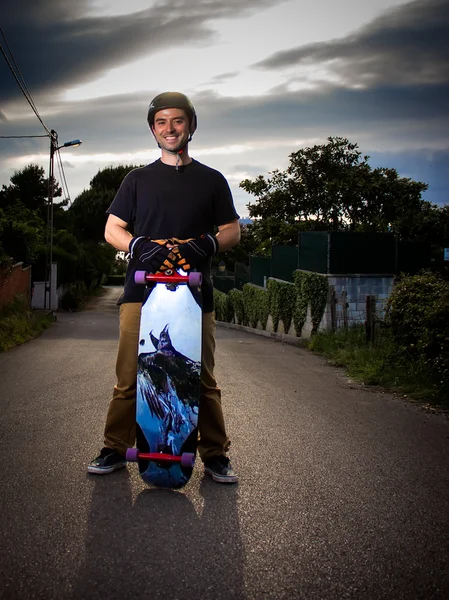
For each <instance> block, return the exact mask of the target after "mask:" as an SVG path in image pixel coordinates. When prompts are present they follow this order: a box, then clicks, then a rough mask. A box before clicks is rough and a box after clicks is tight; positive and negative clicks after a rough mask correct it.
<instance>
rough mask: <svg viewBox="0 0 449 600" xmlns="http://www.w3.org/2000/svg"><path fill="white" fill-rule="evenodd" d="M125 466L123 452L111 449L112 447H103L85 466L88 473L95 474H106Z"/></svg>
mask: <svg viewBox="0 0 449 600" xmlns="http://www.w3.org/2000/svg"><path fill="white" fill-rule="evenodd" d="M125 466H126V458H125V457H124V456H123V454H120V453H119V452H117V450H113V449H112V448H103V449H102V451H101V452H100V456H97V458H94V460H93V461H92V462H91V463H90V464H89V466H88V467H87V472H88V473H93V474H95V475H107V474H108V473H112V472H113V471H116V470H117V469H121V468H122V467H125Z"/></svg>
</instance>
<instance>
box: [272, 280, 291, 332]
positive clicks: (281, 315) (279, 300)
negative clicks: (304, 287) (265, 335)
mask: <svg viewBox="0 0 449 600" xmlns="http://www.w3.org/2000/svg"><path fill="white" fill-rule="evenodd" d="M267 290H268V307H269V314H270V315H271V318H272V320H273V329H274V331H277V330H278V327H279V321H282V323H283V325H284V332H285V333H288V331H289V329H290V325H291V323H292V319H293V312H294V309H295V303H296V289H295V286H294V285H293V284H292V283H290V282H288V281H281V280H280V279H268V283H267Z"/></svg>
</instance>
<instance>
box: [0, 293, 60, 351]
mask: <svg viewBox="0 0 449 600" xmlns="http://www.w3.org/2000/svg"><path fill="white" fill-rule="evenodd" d="M52 322H53V315H52V314H51V313H48V312H46V311H33V310H30V309H29V307H28V303H27V302H26V301H25V300H24V299H23V298H21V297H17V298H16V300H14V302H12V303H11V304H8V306H6V307H5V308H3V310H2V311H1V312H0V352H2V351H4V350H9V349H10V348H13V347H14V346H19V345H20V344H24V343H25V342H27V341H29V340H31V339H34V338H35V337H37V336H38V335H39V334H40V333H41V332H42V331H43V330H44V329H47V327H49V326H50V324H51V323H52Z"/></svg>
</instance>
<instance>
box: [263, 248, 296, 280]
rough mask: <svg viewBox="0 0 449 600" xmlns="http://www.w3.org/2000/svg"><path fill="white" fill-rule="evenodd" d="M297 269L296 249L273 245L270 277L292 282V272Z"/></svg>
mask: <svg viewBox="0 0 449 600" xmlns="http://www.w3.org/2000/svg"><path fill="white" fill-rule="evenodd" d="M297 268H298V247H297V246H281V245H274V246H273V247H272V249H271V273H270V277H274V278H275V279H282V280H283V281H290V282H292V281H293V272H294V271H296V269H297Z"/></svg>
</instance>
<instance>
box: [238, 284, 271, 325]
mask: <svg viewBox="0 0 449 600" xmlns="http://www.w3.org/2000/svg"><path fill="white" fill-rule="evenodd" d="M243 306H244V313H245V319H244V325H248V326H249V327H252V328H253V329H255V328H256V327H257V324H258V323H259V321H260V324H261V325H262V329H265V328H266V326H267V321H268V315H269V305H268V292H267V290H266V289H265V288H262V287H259V286H258V285H254V284H253V283H245V285H244V286H243Z"/></svg>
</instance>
